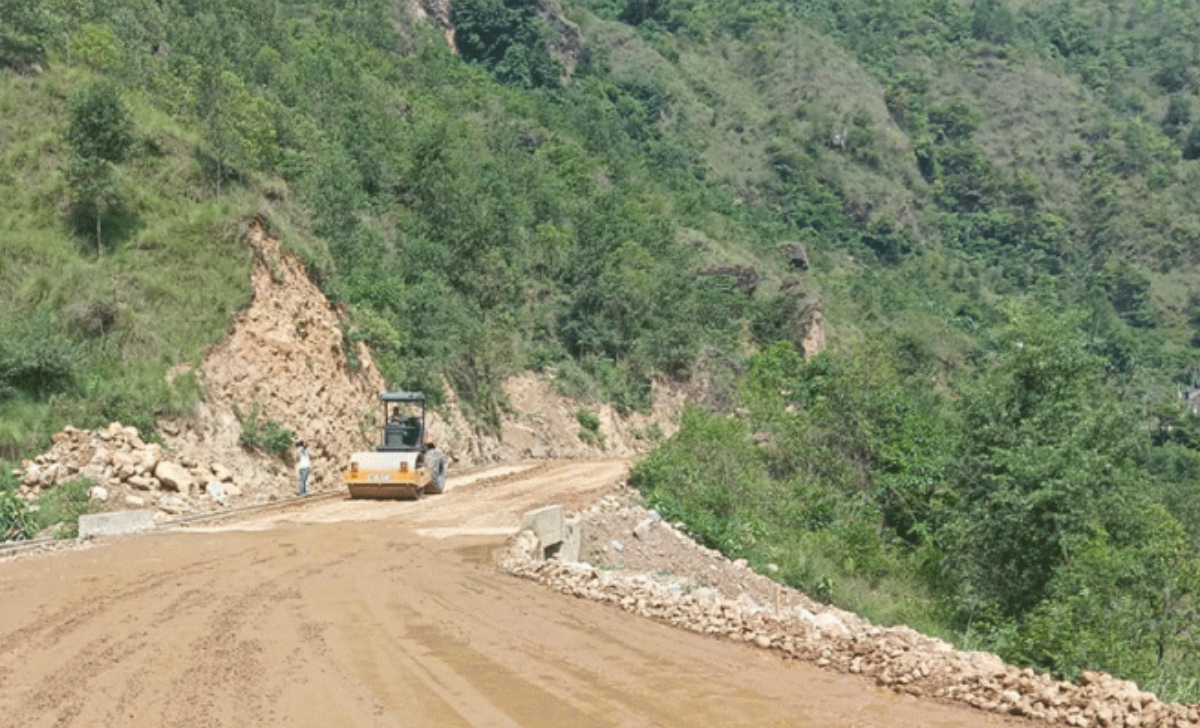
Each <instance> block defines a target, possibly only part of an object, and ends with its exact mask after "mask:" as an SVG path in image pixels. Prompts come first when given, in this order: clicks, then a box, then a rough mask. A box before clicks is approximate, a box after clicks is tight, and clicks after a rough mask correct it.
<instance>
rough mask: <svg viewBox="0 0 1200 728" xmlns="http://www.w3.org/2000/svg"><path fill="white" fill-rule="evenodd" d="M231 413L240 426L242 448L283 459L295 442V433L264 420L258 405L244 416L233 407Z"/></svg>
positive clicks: (271, 421)
mask: <svg viewBox="0 0 1200 728" xmlns="http://www.w3.org/2000/svg"><path fill="white" fill-rule="evenodd" d="M233 412H234V415H236V416H237V418H238V423H239V424H241V426H242V434H241V436H240V437H239V438H238V443H240V444H241V446H242V447H244V448H246V449H247V450H259V451H262V452H267V453H271V454H273V455H275V456H277V457H283V456H284V455H286V454H287V453H288V452H290V451H291V449H292V443H293V442H295V441H296V433H295V432H292V431H291V430H289V429H287V428H285V427H284V426H283V425H280V424H279V423H278V422H276V421H275V420H272V419H264V418H263V416H262V407H261V406H260V405H255V406H254V407H253V408H252V409H251V410H250V412H249V414H246V415H243V414H242V412H241V410H240V409H238V408H237V407H234V410H233Z"/></svg>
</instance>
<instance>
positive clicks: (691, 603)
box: [501, 532, 1200, 728]
mask: <svg viewBox="0 0 1200 728" xmlns="http://www.w3.org/2000/svg"><path fill="white" fill-rule="evenodd" d="M501 565H502V567H503V568H505V569H506V570H507V571H509V572H510V573H513V574H515V575H517V576H521V577H525V578H529V579H533V580H535V581H538V582H541V583H542V584H545V585H546V586H549V587H551V588H553V589H556V590H558V591H560V592H563V593H566V594H572V595H574V596H578V597H582V598H585V599H592V600H595V601H602V602H608V603H611V604H614V605H616V606H618V607H620V608H621V609H624V610H626V611H629V612H633V613H635V614H638V615H640V616H643V617H649V618H651V619H657V620H660V621H663V622H666V623H669V624H671V625H674V626H676V627H681V628H684V629H688V630H691V631H694V632H700V633H703V634H709V635H717V636H720V637H725V638H728V639H732V640H736V641H739V642H747V643H752V644H755V645H757V646H758V647H761V648H763V649H771V650H774V651H776V652H779V653H780V654H782V655H784V656H786V657H789V658H793V659H799V660H805V661H808V662H813V663H815V664H817V665H818V666H821V667H828V668H830V669H835V670H838V671H841V672H849V673H854V674H859V675H865V676H868V677H872V678H874V679H875V681H876V682H877V683H878V684H879V685H882V686H885V687H887V688H889V689H892V690H894V691H896V692H902V693H907V694H910V695H914V696H918V697H929V698H935V699H939V700H946V701H953V702H959V703H965V704H968V705H971V706H974V707H976V708H979V709H981V710H986V711H989V712H994V713H1001V714H1006V715H1015V716H1024V717H1027V718H1031V719H1034V720H1037V721H1040V722H1043V723H1047V724H1050V725H1056V726H1101V727H1103V728H1110V727H1111V728H1144V727H1150V726H1154V727H1158V728H1194V727H1196V726H1200V710H1198V708H1200V706H1197V705H1181V704H1167V703H1163V702H1161V701H1159V700H1158V698H1157V697H1155V696H1154V695H1153V694H1151V693H1147V692H1143V691H1141V690H1139V689H1138V687H1137V686H1136V685H1135V684H1133V683H1131V682H1128V681H1125V680H1118V679H1116V678H1114V677H1112V676H1111V675H1107V674H1104V673H1095V672H1088V673H1084V674H1083V675H1081V676H1080V678H1079V681H1078V682H1077V683H1068V682H1063V681H1058V680H1055V679H1053V678H1052V677H1051V676H1049V675H1044V674H1041V675H1039V674H1035V673H1034V672H1033V671H1032V670H1029V669H1022V668H1018V667H1015V666H1012V665H1007V664H1005V663H1004V662H1003V661H1002V660H1001V659H1000V658H999V657H997V656H996V655H993V654H990V653H984V652H965V651H960V650H956V649H955V648H954V647H953V646H952V645H950V644H948V643H946V642H943V641H942V640H939V639H935V638H931V637H926V636H925V635H922V634H919V633H918V632H916V631H914V630H912V629H910V628H908V627H894V628H888V629H884V628H880V627H875V626H873V625H871V624H869V623H868V622H866V621H865V620H862V619H861V618H859V617H857V616H856V615H853V614H850V613H848V612H843V611H840V610H835V609H825V610H822V611H820V612H813V611H810V610H809V609H807V608H804V607H791V608H787V609H783V610H781V611H780V612H775V611H774V610H772V609H768V608H765V607H762V606H760V605H757V604H754V603H753V602H752V601H751V600H748V599H746V598H745V597H744V596H743V597H742V598H739V599H737V600H731V599H727V598H724V597H722V596H721V595H720V594H719V593H718V592H716V591H715V590H712V589H696V590H692V591H688V590H687V588H686V585H682V584H681V582H679V581H678V580H672V579H670V578H667V579H666V580H664V579H663V578H661V577H651V576H649V575H645V574H635V575H629V574H624V573H622V574H617V573H614V572H609V571H603V570H600V569H596V568H595V567H593V566H591V565H590V564H586V563H566V562H561V561H557V560H547V561H542V560H539V558H538V549H537V543H536V537H533V535H532V534H531V533H529V532H523V533H522V534H520V535H518V537H517V538H516V539H514V541H513V543H512V544H511V545H510V547H509V549H508V550H507V551H506V553H505V555H504V557H503V558H502V560H501Z"/></svg>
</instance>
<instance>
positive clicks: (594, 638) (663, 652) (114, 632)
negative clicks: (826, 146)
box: [0, 460, 1013, 728]
mask: <svg viewBox="0 0 1200 728" xmlns="http://www.w3.org/2000/svg"><path fill="white" fill-rule="evenodd" d="M624 474H625V463H624V462H623V461H620V460H612V461H595V462H584V463H580V462H576V463H560V464H554V465H541V466H502V467H497V468H493V469H490V470H485V471H480V472H477V473H474V474H471V475H459V476H457V477H454V478H452V479H451V480H450V483H449V489H448V491H447V493H446V494H444V495H442V496H437V497H430V498H426V499H424V500H421V501H416V502H385V503H380V502H359V501H349V500H326V501H314V502H311V503H305V504H304V505H303V506H301V507H298V508H293V509H290V510H287V511H284V512H277V513H273V514H268V515H257V516H253V517H250V518H247V519H244V520H240V521H236V522H230V523H226V524H222V525H216V526H205V527H199V528H190V529H180V530H176V531H170V532H158V533H153V534H148V535H142V536H130V537H126V538H122V539H115V540H112V541H110V542H108V543H103V544H99V545H96V546H93V547H91V548H85V549H78V550H71V551H65V552H57V553H51V554H43V555H38V556H32V557H27V558H22V559H14V560H9V561H5V562H0V605H2V608H3V618H2V619H0V727H3V728H9V727H10V726H11V727H12V728H17V727H18V726H19V727H21V728H27V727H35V726H155V727H158V726H168V727H174V726H179V727H181V728H182V727H184V726H186V727H187V728H196V727H199V726H231V727H232V726H238V727H239V728H245V727H255V726H289V727H293V726H388V727H389V728H392V727H395V726H447V727H454V726H471V727H477V728H478V727H484V726H487V727H492V726H497V727H508V726H521V727H523V728H561V727H562V726H573V727H586V726H630V727H633V726H680V727H684V728H690V727H693V726H694V727H696V728H700V727H701V726H703V727H704V728H710V727H711V726H722V727H730V728H733V727H737V726H754V727H755V728H762V727H763V726H795V727H798V728H807V727H814V728H815V727H816V726H821V727H836V726H853V727H855V728H869V727H873V726H879V727H881V728H882V727H883V726H913V727H914V728H915V727H916V726H946V727H950V726H964V727H965V726H985V727H986V726H1000V725H1013V723H1012V722H1009V721H1005V720H1003V719H1001V718H998V717H993V716H989V715H986V714H983V713H980V712H977V711H973V710H969V709H965V708H957V707H948V706H943V705H939V704H936V703H933V702H928V701H920V700H916V699H914V698H911V697H906V696H899V695H896V694H894V693H891V692H888V691H886V690H884V689H882V688H879V687H876V686H874V685H873V684H871V683H870V682H868V681H867V680H865V679H863V678H861V677H857V676H852V675H842V674H837V673H832V672H827V671H823V670H820V669H818V668H816V667H813V666H811V665H808V664H806V663H803V662H796V661H785V660H783V659H781V658H780V657H779V656H778V655H776V654H773V653H770V652H767V651H763V650H759V649H756V648H754V647H751V646H747V645H744V644H738V643H734V642H730V641H726V640H721V639H716V638H713V637H706V636H703V635H698V634H693V633H690V632H685V631H681V630H678V629H674V628H672V627H669V626H667V625H664V624H661V623H658V622H655V621H651V620H647V619H641V618H637V617H633V616H630V615H628V614H625V613H623V612H621V611H620V610H618V609H616V608H613V607H611V606H608V605H604V604H599V603H595V602H590V601H586V600H582V599H577V598H573V597H569V596H566V595H563V594H558V593H555V592H551V591H548V590H546V589H545V588H543V587H541V586H539V585H538V584H536V583H534V582H532V581H528V580H524V579H519V578H516V577H513V576H510V575H508V574H505V573H503V572H502V571H500V570H499V569H498V568H497V567H496V565H495V563H494V554H495V553H496V552H497V551H498V550H499V549H500V547H501V546H502V545H503V544H504V542H505V539H506V538H507V536H508V535H510V534H512V533H513V532H514V531H515V529H516V527H517V525H518V523H519V519H520V515H521V513H523V512H524V511H526V510H529V509H531V508H535V507H538V506H541V505H546V504H549V503H562V504H564V505H567V506H568V507H571V506H572V505H579V504H583V503H586V502H589V501H591V500H595V499H596V498H598V497H599V496H600V495H602V494H603V493H605V492H607V491H609V490H610V489H612V488H613V487H615V486H616V485H617V484H619V483H620V482H621V481H622V480H623V478H624Z"/></svg>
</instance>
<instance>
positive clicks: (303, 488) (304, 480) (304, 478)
mask: <svg viewBox="0 0 1200 728" xmlns="http://www.w3.org/2000/svg"><path fill="white" fill-rule="evenodd" d="M296 472H297V474H298V475H299V477H300V495H308V475H309V473H311V472H312V457H311V456H310V455H309V454H308V446H307V445H305V444H304V440H301V441H299V442H297V443H296Z"/></svg>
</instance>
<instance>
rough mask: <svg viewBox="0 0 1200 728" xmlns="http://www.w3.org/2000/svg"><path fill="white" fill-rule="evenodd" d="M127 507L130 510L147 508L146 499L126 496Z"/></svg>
mask: <svg viewBox="0 0 1200 728" xmlns="http://www.w3.org/2000/svg"><path fill="white" fill-rule="evenodd" d="M125 505H127V506H129V507H130V508H145V507H146V499H145V498H142V497H141V496H136V495H127V496H125Z"/></svg>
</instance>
